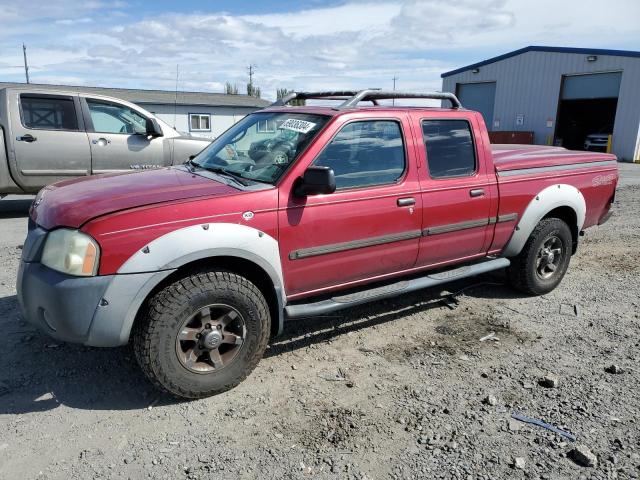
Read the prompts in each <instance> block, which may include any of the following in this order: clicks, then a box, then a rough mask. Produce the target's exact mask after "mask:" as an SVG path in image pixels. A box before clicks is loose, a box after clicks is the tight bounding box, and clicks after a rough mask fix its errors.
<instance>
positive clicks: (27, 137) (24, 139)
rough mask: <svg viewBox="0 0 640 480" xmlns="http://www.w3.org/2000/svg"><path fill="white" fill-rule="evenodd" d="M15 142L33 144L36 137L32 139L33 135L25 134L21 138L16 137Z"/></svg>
mask: <svg viewBox="0 0 640 480" xmlns="http://www.w3.org/2000/svg"><path fill="white" fill-rule="evenodd" d="M16 140H17V141H19V142H27V143H32V142H35V141H36V140H38V139H37V138H36V137H34V136H33V135H31V134H30V133H27V134H26V135H22V136H21V137H20V136H18V137H16Z"/></svg>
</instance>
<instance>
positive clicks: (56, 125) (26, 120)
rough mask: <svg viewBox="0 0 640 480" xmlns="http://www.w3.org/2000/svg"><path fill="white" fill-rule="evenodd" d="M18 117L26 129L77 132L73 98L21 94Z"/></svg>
mask: <svg viewBox="0 0 640 480" xmlns="http://www.w3.org/2000/svg"><path fill="white" fill-rule="evenodd" d="M20 115H21V117H22V124H23V125H24V126H25V127H26V128H30V129H37V130H71V131H77V130H79V128H78V117H77V115H76V106H75V102H74V100H73V97H64V96H54V95H38V94H24V93H23V94H21V95H20Z"/></svg>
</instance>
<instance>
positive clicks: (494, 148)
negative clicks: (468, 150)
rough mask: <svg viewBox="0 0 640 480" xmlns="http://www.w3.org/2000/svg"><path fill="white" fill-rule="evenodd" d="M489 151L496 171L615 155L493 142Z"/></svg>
mask: <svg viewBox="0 0 640 480" xmlns="http://www.w3.org/2000/svg"><path fill="white" fill-rule="evenodd" d="M491 152H492V154H493V163H494V165H495V169H496V171H497V172H505V171H509V170H520V169H523V168H539V167H553V166H560V165H572V164H581V163H591V162H607V161H612V160H616V156H615V155H611V154H609V153H599V152H581V151H576V150H567V149H566V148H563V147H550V146H546V145H508V144H494V145H491Z"/></svg>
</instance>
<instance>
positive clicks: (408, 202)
mask: <svg viewBox="0 0 640 480" xmlns="http://www.w3.org/2000/svg"><path fill="white" fill-rule="evenodd" d="M415 204H416V199H415V198H413V197H407V198H399V199H398V206H399V207H411V206H413V205H415Z"/></svg>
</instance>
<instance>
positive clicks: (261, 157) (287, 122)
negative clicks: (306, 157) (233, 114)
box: [191, 112, 330, 184]
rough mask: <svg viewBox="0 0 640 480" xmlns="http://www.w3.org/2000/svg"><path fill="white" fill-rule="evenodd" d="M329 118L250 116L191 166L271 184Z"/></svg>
mask: <svg viewBox="0 0 640 480" xmlns="http://www.w3.org/2000/svg"><path fill="white" fill-rule="evenodd" d="M329 118H330V117H328V116H325V115H314V114H309V113H294V112H292V113H288V112H285V113H267V112H265V113H254V114H251V115H249V116H247V117H245V118H243V119H242V120H240V121H239V122H238V123H236V124H235V125H234V126H233V127H231V128H230V129H229V130H227V131H226V132H225V133H223V134H222V135H221V136H220V137H218V138H217V139H215V140H214V141H213V142H212V143H211V145H209V146H208V147H207V148H206V149H205V150H203V151H202V152H201V153H200V154H199V155H198V156H197V157H196V158H195V159H193V160H192V162H191V163H192V164H194V165H196V166H200V167H202V168H206V169H211V170H217V171H220V172H227V173H229V174H232V175H234V176H236V177H242V178H245V179H248V180H255V181H258V182H266V183H271V184H275V183H276V182H277V181H278V179H279V178H280V177H281V176H282V174H283V173H284V172H285V171H286V170H287V168H288V166H289V165H291V164H292V163H293V162H294V161H295V160H296V159H297V158H298V156H299V155H300V154H301V153H302V151H303V150H304V149H305V148H306V147H307V145H309V143H310V142H311V140H313V138H314V137H315V136H316V135H317V133H318V132H319V131H320V130H321V129H322V127H323V126H324V125H325V124H326V123H327V121H328V120H329Z"/></svg>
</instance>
